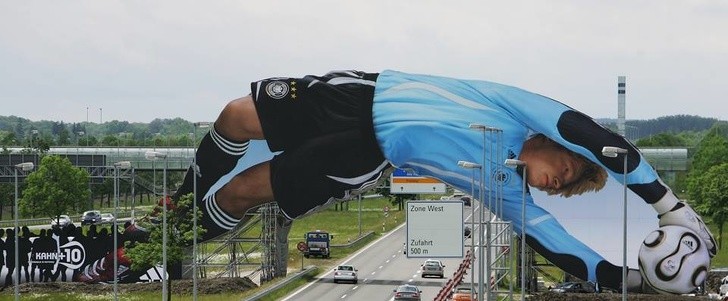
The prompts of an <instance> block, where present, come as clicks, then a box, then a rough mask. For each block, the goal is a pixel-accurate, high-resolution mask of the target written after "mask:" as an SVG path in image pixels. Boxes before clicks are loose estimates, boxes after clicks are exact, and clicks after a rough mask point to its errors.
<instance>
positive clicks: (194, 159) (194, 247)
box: [192, 122, 212, 301]
mask: <svg viewBox="0 0 728 301" xmlns="http://www.w3.org/2000/svg"><path fill="white" fill-rule="evenodd" d="M192 125H193V126H194V130H193V131H192V145H194V148H195V151H194V154H192V172H193V175H192V195H193V197H194V200H192V300H193V301H197V177H198V176H201V175H200V167H199V166H197V128H208V127H210V125H212V124H211V123H210V122H195V123H193V124H192Z"/></svg>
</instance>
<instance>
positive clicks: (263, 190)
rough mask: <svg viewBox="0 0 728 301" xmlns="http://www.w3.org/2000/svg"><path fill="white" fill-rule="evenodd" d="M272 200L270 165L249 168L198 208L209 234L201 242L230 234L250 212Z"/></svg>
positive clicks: (262, 164) (267, 163)
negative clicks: (228, 232) (226, 233)
mask: <svg viewBox="0 0 728 301" xmlns="http://www.w3.org/2000/svg"><path fill="white" fill-rule="evenodd" d="M272 200H273V190H272V188H271V184H270V163H269V162H263V163H260V164H258V165H255V166H253V167H250V168H248V169H246V170H245V171H243V172H242V173H240V174H238V175H236V176H235V177H233V178H232V179H231V180H230V182H228V183H227V184H225V185H224V186H223V187H222V188H220V189H219V190H218V191H217V192H216V193H214V194H211V195H209V196H208V197H206V198H204V199H203V200H202V202H201V204H200V205H199V206H198V207H199V208H200V210H201V211H202V220H201V224H202V226H203V227H204V228H205V229H206V231H207V232H206V233H205V234H204V235H203V236H202V238H201V239H202V240H203V241H204V240H209V239H212V238H215V237H217V236H219V235H221V234H223V233H225V232H227V231H230V230H231V229H233V228H234V227H235V226H236V225H237V224H238V223H240V222H241V220H242V219H243V218H244V217H245V214H246V213H247V212H248V210H250V209H252V208H255V207H257V206H259V205H262V204H265V203H268V202H271V201H272Z"/></svg>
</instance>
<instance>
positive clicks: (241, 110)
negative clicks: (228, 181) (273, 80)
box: [174, 95, 263, 201]
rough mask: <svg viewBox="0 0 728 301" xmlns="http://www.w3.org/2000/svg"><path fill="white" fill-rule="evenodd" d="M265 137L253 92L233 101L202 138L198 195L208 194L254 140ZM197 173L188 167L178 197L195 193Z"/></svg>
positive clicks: (198, 164) (199, 157) (197, 159)
mask: <svg viewBox="0 0 728 301" xmlns="http://www.w3.org/2000/svg"><path fill="white" fill-rule="evenodd" d="M262 138H263V132H262V130H261V126H260V121H259V120H258V116H257V114H256V111H255V106H254V104H253V99H252V98H251V97H250V95H248V96H245V97H242V98H238V99H235V100H233V101H231V102H229V103H228V104H227V105H226V106H225V108H224V109H223V110H222V112H221V113H220V115H219V116H218V118H217V120H216V121H215V123H214V125H213V126H212V128H211V129H210V131H209V132H208V133H207V134H206V135H205V136H204V137H203V138H202V140H201V141H200V145H199V147H198V149H197V151H196V153H195V162H196V164H197V166H198V173H197V179H196V180H197V195H198V198H200V196H202V195H205V193H207V190H208V189H210V186H211V185H213V184H214V183H215V182H217V180H218V179H219V178H220V177H221V176H223V175H225V174H227V173H228V172H230V170H232V169H233V167H235V164H236V163H237V161H238V160H239V159H240V158H241V157H242V156H244V155H245V153H246V152H247V149H248V143H249V141H250V139H262ZM194 175H195V173H194V171H193V169H192V167H191V168H190V169H188V170H187V174H186V175H185V179H184V182H183V184H182V186H181V187H180V188H179V189H178V190H177V193H176V194H175V196H174V198H175V199H178V198H179V197H180V196H182V195H185V194H188V193H192V192H193V185H194V182H195V179H194V177H193V176H194ZM198 201H199V200H198Z"/></svg>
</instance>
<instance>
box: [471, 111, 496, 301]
mask: <svg viewBox="0 0 728 301" xmlns="http://www.w3.org/2000/svg"><path fill="white" fill-rule="evenodd" d="M468 127H469V128H471V129H473V130H476V131H480V132H483V166H484V167H483V168H482V169H481V177H480V199H481V202H482V200H484V199H485V174H486V169H489V167H485V164H486V162H488V166H490V164H491V162H489V161H488V160H487V157H486V143H487V138H486V136H487V134H488V133H500V132H502V130H501V129H499V128H494V127H489V126H486V125H482V124H477V123H471V124H470V125H469V126H468ZM491 156H492V154H491ZM489 184H492V183H490V181H489ZM492 194H493V193H492V191H489V192H488V221H487V222H486V229H485V232H487V233H485V234H486V236H488V239H487V241H486V242H485V247H486V249H485V252H486V255H485V257H486V258H485V261H486V263H485V270H486V271H485V273H486V274H488V276H487V277H488V285H487V286H485V296H487V297H485V300H489V299H490V252H491V250H490V222H491V220H492V219H493V218H492V210H493V209H492V204H491V195H492ZM483 219H484V216H483V210H482V209H481V210H480V222H481V223H482V222H483ZM483 236H484V233H483V231H480V242H481V244H482V242H483V241H484V240H485V238H484V237H483ZM478 253H479V254H478V255H479V256H480V258H481V260H480V261H478V263H479V266H480V274H479V277H480V282H479V283H478V285H479V287H478V291H479V292H480V294H479V295H478V299H479V300H480V301H482V300H484V297H483V291H484V290H483V284H484V282H485V281H486V280H485V277H484V276H483V264H484V263H483V260H482V258H483V256H482V255H483V248H480V249H478Z"/></svg>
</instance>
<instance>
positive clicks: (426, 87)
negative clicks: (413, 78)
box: [381, 82, 495, 111]
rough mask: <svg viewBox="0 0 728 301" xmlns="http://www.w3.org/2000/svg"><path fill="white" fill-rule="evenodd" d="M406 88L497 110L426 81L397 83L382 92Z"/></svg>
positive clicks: (471, 105) (476, 107)
mask: <svg viewBox="0 0 728 301" xmlns="http://www.w3.org/2000/svg"><path fill="white" fill-rule="evenodd" d="M404 90H425V91H428V92H432V93H435V94H438V95H440V96H442V97H444V98H446V99H449V100H450V101H452V102H454V103H457V104H460V105H463V106H466V107H469V108H473V109H477V110H490V111H495V110H494V109H491V108H489V107H488V106H485V105H484V104H482V103H478V102H477V101H473V100H470V99H467V98H465V97H462V96H460V95H457V94H455V93H452V92H450V91H447V90H445V89H443V88H440V87H437V86H434V85H430V84H425V83H415V82H409V83H404V84H399V85H396V86H393V87H391V88H389V89H387V90H386V91H384V92H382V93H381V94H382V95H386V94H387V93H389V92H390V91H391V92H399V91H404Z"/></svg>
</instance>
